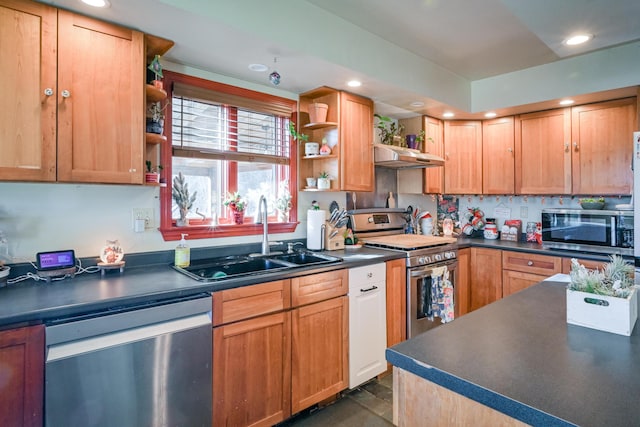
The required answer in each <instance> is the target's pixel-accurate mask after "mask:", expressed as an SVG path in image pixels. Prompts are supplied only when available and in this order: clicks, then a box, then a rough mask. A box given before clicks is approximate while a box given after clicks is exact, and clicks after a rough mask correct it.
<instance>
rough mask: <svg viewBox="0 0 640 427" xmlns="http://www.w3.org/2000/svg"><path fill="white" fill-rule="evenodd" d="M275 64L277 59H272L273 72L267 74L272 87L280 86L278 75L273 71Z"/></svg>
mask: <svg viewBox="0 0 640 427" xmlns="http://www.w3.org/2000/svg"><path fill="white" fill-rule="evenodd" d="M276 62H277V58H273V64H274V65H273V71H272V72H271V74H269V81H270V82H271V84H272V85H274V86H278V85H279V84H280V73H278V72H277V71H276V69H275V64H276Z"/></svg>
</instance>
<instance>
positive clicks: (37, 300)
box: [0, 248, 403, 327]
mask: <svg viewBox="0 0 640 427" xmlns="http://www.w3.org/2000/svg"><path fill="white" fill-rule="evenodd" d="M325 253H326V254H328V255H333V256H337V257H340V258H342V259H343V262H341V263H338V264H331V265H325V266H315V267H299V268H296V269H295V270H290V271H285V272H272V273H263V274H259V275H252V276H247V277H242V278H237V279H227V280H224V279H223V280H218V281H216V282H213V283H201V282H198V281H195V280H193V279H190V278H188V277H186V276H185V275H183V274H181V273H179V272H177V271H175V270H174V269H173V268H171V267H170V265H169V264H168V263H165V264H147V265H139V266H132V267H129V262H127V266H126V268H125V270H124V272H123V273H122V274H120V273H118V272H117V271H116V272H107V273H106V275H105V277H104V278H102V277H101V276H100V273H95V274H79V275H76V277H75V278H72V279H64V280H61V281H55V282H51V283H46V282H42V281H40V282H36V281H33V280H31V279H29V280H26V281H23V282H19V283H16V284H12V285H8V286H6V287H4V288H1V289H0V327H4V326H7V325H15V324H22V323H40V322H43V321H47V320H52V319H57V318H61V317H67V316H74V315H78V314H83V313H90V312H94V311H99V310H104V309H109V308H113V307H119V306H124V305H132V304H139V303H146V302H152V301H162V300H168V299H172V298H179V297H185V296H189V295H194V294H198V293H201V292H213V291H218V290H224V289H230V288H236V287H240V286H246V285H251V284H256V283H263V282H268V281H272V280H280V279H285V278H290V277H295V276H301V275H306V274H312V273H321V272H324V271H331V270H336V269H342V268H352V267H358V266H362V265H368V264H372V263H375V262H384V261H387V260H390V259H395V258H399V257H402V256H403V255H402V254H400V253H397V252H391V251H385V250H379V249H371V248H361V249H357V250H338V251H330V252H325ZM166 255H167V254H165V253H162V254H159V255H158V258H162V257H164V258H166ZM146 257H147V259H149V258H151V256H150V255H147V256H146ZM125 260H126V257H125ZM131 264H134V263H131Z"/></svg>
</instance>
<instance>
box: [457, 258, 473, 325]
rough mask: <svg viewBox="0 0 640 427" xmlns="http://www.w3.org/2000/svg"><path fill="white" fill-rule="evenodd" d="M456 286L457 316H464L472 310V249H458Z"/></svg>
mask: <svg viewBox="0 0 640 427" xmlns="http://www.w3.org/2000/svg"><path fill="white" fill-rule="evenodd" d="M456 283H457V285H456V287H455V288H454V299H453V300H454V302H455V310H454V314H455V317H458V316H463V315H465V314H467V313H468V312H469V311H471V310H470V299H471V287H470V285H471V249H470V248H463V249H460V250H459V251H458V278H457V282H456Z"/></svg>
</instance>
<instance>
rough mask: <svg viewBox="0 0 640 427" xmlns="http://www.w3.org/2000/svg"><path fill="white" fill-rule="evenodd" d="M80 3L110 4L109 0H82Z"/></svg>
mask: <svg viewBox="0 0 640 427" xmlns="http://www.w3.org/2000/svg"><path fill="white" fill-rule="evenodd" d="M82 3H84V4H88V5H89V6H93V7H109V6H110V5H111V3H109V0H82Z"/></svg>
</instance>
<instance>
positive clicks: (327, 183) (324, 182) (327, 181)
mask: <svg viewBox="0 0 640 427" xmlns="http://www.w3.org/2000/svg"><path fill="white" fill-rule="evenodd" d="M330 188H331V178H329V174H328V173H327V172H326V171H323V172H320V176H319V177H318V190H328V189H330Z"/></svg>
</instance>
